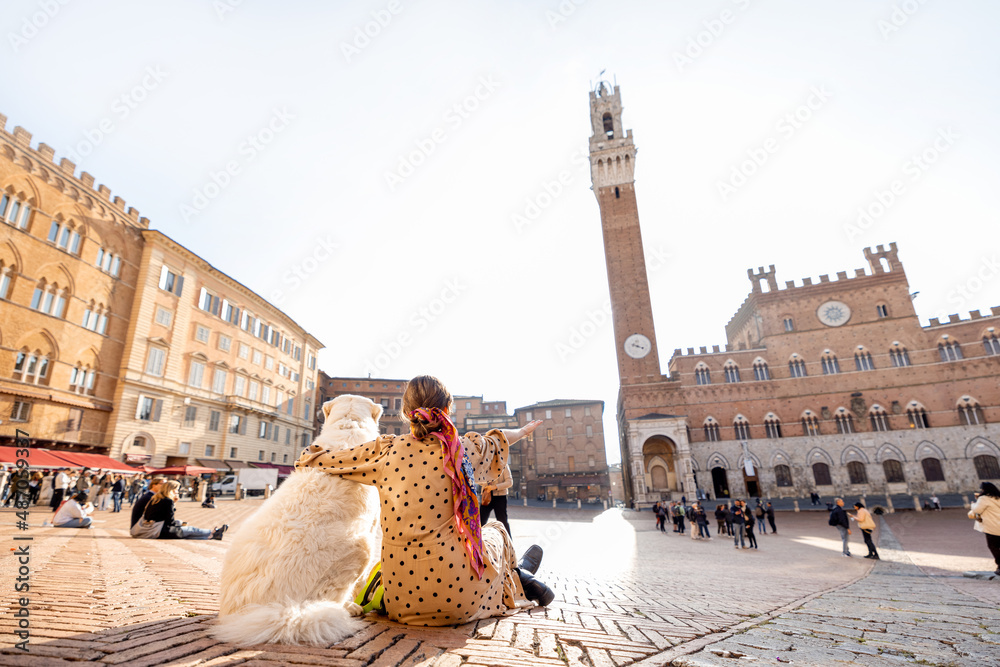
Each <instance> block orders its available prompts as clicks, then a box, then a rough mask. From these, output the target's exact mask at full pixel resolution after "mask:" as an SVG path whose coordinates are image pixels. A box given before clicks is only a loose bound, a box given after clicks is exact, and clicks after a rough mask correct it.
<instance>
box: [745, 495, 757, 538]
mask: <svg viewBox="0 0 1000 667" xmlns="http://www.w3.org/2000/svg"><path fill="white" fill-rule="evenodd" d="M753 514H754V513H753V511H751V510H750V507H749V506H748V505H746V504H744V505H743V530H745V531H746V534H747V543H748V544H749V545H750V546H751V547H753V548H754V549H756V548H757V536H756V535H754V532H753V528H754V526H755V525H757V520H756V519H754V518H753Z"/></svg>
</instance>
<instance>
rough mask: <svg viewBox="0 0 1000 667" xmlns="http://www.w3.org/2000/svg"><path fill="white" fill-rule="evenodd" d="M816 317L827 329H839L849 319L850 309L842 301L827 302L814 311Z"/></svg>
mask: <svg viewBox="0 0 1000 667" xmlns="http://www.w3.org/2000/svg"><path fill="white" fill-rule="evenodd" d="M816 317H818V318H819V321H820V322H822V323H823V324H825V325H826V326H828V327H839V326H840V325H842V324H846V323H847V320H849V319H851V309H850V307H849V306H848V305H847V304H846V303H843V302H842V301H827V302H826V303H824V304H823V305H822V306H820V307H819V308H818V309H817V310H816Z"/></svg>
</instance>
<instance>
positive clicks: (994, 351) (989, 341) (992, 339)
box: [983, 333, 1000, 357]
mask: <svg viewBox="0 0 1000 667" xmlns="http://www.w3.org/2000/svg"><path fill="white" fill-rule="evenodd" d="M983 349H985V350H986V354H987V355H988V356H991V357H992V356H996V355H998V354H1000V339H998V338H997V336H996V334H992V333H991V334H990V335H988V336H983Z"/></svg>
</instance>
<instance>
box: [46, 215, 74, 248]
mask: <svg viewBox="0 0 1000 667" xmlns="http://www.w3.org/2000/svg"><path fill="white" fill-rule="evenodd" d="M49 243H54V244H55V245H56V246H57V247H59V248H62V249H63V250H65V251H67V252H69V253H70V254H73V255H76V254H79V252H80V232H78V231H77V230H76V229H75V226H74V225H73V223H72V222H61V221H59V220H53V221H52V226H50V227H49Z"/></svg>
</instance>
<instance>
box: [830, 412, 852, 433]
mask: <svg viewBox="0 0 1000 667" xmlns="http://www.w3.org/2000/svg"><path fill="white" fill-rule="evenodd" d="M833 420H834V421H835V422H837V433H854V417H853V416H852V415H851V413H850V412H848V411H847V410H844V409H843V408H841V409H840V410H838V411H837V413H836V414H835V415H834V416H833Z"/></svg>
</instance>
